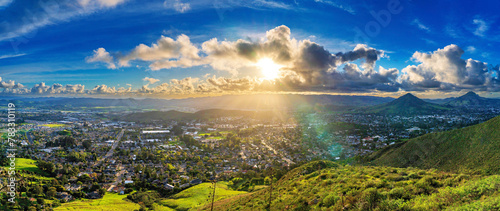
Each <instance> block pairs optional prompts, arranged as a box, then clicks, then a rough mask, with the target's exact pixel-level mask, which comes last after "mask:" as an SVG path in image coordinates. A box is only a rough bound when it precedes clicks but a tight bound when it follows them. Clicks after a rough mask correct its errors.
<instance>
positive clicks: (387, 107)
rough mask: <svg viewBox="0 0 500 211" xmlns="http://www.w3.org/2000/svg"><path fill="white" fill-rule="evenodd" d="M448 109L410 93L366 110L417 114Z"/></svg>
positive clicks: (393, 113) (378, 112)
mask: <svg viewBox="0 0 500 211" xmlns="http://www.w3.org/2000/svg"><path fill="white" fill-rule="evenodd" d="M447 110H449V108H446V107H444V106H441V105H437V104H434V103H429V102H425V101H423V100H422V99H420V98H418V97H415V96H414V95H412V94H410V93H408V94H405V95H403V96H401V97H399V98H398V99H395V100H393V101H391V102H389V103H385V104H382V105H376V106H372V107H369V108H368V109H367V110H366V112H368V113H377V114H392V115H416V114H433V113H437V112H443V111H447Z"/></svg>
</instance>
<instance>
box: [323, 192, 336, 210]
mask: <svg viewBox="0 0 500 211" xmlns="http://www.w3.org/2000/svg"><path fill="white" fill-rule="evenodd" d="M338 199H339V197H338V196H337V195H334V194H329V195H328V196H326V197H325V198H323V201H321V204H320V205H321V206H322V207H331V206H333V205H335V203H336V202H337V200H338Z"/></svg>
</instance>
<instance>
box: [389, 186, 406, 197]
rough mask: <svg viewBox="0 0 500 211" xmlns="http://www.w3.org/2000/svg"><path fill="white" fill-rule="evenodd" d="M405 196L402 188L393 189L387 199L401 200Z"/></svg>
mask: <svg viewBox="0 0 500 211" xmlns="http://www.w3.org/2000/svg"><path fill="white" fill-rule="evenodd" d="M404 195H405V189H404V188H394V189H392V190H391V191H390V192H389V197H391V198H392V199H401V198H403V196H404Z"/></svg>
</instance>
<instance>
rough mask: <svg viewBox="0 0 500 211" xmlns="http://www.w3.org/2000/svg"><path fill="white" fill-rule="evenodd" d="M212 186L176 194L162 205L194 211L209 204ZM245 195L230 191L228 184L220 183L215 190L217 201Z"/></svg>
mask: <svg viewBox="0 0 500 211" xmlns="http://www.w3.org/2000/svg"><path fill="white" fill-rule="evenodd" d="M211 186H212V184H211V183H202V184H199V185H196V186H193V187H191V188H188V189H186V190H184V191H182V192H180V193H178V194H175V195H174V196H173V197H172V199H165V200H162V201H161V202H160V203H161V204H162V205H164V206H167V207H169V208H172V209H175V210H194V209H196V208H197V207H200V206H203V205H205V204H207V203H208V201H207V199H208V195H209V192H210V187H211ZM245 193H247V192H244V191H234V190H230V189H228V187H227V183H226V182H218V183H217V188H216V190H215V196H216V197H215V201H219V200H223V199H226V198H230V197H232V196H236V195H240V194H245Z"/></svg>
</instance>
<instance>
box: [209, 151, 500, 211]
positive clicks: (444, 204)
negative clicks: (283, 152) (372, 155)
mask: <svg viewBox="0 0 500 211" xmlns="http://www.w3.org/2000/svg"><path fill="white" fill-rule="evenodd" d="M499 190H500V176H498V175H494V176H487V177H486V176H468V175H465V174H453V173H445V172H439V171H437V170H420V169H417V168H394V167H384V166H348V165H347V166H342V165H339V164H336V163H333V162H331V161H314V162H310V163H308V164H305V165H303V166H301V167H298V168H296V169H294V170H292V171H290V172H289V173H288V174H286V175H285V176H284V177H282V178H281V179H280V180H279V181H278V182H277V183H276V184H274V185H273V189H272V192H271V188H266V189H263V190H260V191H257V192H254V193H252V194H248V195H242V196H238V197H234V198H229V199H225V200H221V201H219V202H217V203H215V210H267V209H269V210H442V209H447V208H449V209H451V210H466V209H469V210H470V209H472V210H474V208H488V209H489V210H498V209H499V208H500V203H498V202H499V201H500V192H499ZM270 196H271V203H269V202H270V201H269V199H270ZM208 208H209V207H208V206H205V207H202V208H201V209H202V210H206V209H208Z"/></svg>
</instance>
